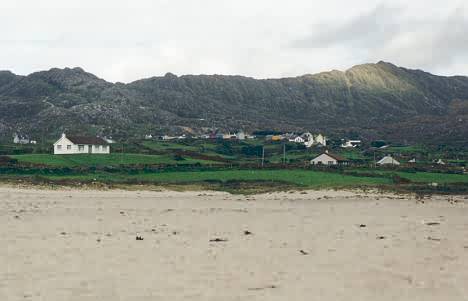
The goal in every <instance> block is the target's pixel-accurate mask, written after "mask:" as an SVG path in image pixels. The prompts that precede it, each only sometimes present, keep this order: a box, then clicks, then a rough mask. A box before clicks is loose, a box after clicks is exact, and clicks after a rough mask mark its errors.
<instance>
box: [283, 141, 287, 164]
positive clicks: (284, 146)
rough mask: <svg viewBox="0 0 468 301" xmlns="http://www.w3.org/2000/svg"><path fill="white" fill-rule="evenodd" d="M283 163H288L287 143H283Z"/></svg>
mask: <svg viewBox="0 0 468 301" xmlns="http://www.w3.org/2000/svg"><path fill="white" fill-rule="evenodd" d="M283 165H286V143H283Z"/></svg>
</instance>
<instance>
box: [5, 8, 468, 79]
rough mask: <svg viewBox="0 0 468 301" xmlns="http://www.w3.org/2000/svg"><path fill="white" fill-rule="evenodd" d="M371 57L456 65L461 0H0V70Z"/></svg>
mask: <svg viewBox="0 0 468 301" xmlns="http://www.w3.org/2000/svg"><path fill="white" fill-rule="evenodd" d="M381 60H383V61H387V62H391V63H394V64H396V65H399V66H403V67H407V68H412V69H422V70H426V71H429V72H432V73H435V74H440V75H468V1H466V0H444V1H440V0H411V1H408V0H391V1H390V0H389V1H383V0H382V1H378V0H377V1H374V0H354V1H344V0H340V1H338V0H326V1H323V0H322V1H315V0H288V1H280V0H131V1H129V0H0V70H10V71H12V72H14V73H16V74H22V75H26V74H30V73H32V72H36V71H40V70H48V69H50V68H54V67H58V68H64V67H81V68H83V69H85V70H86V71H88V72H91V73H93V74H95V75H97V76H99V77H101V78H104V79H106V80H108V81H111V82H118V81H119V82H131V81H134V80H137V79H141V78H146V77H151V76H161V75H164V74H165V73H167V72H171V73H174V74H176V75H184V74H232V75H245V76H251V77H255V78H278V77H290V76H299V75H303V74H310V73H317V72H322V71H328V70H333V69H338V70H346V69H347V68H350V67H352V66H353V65H356V64H362V63H376V62H378V61H381Z"/></svg>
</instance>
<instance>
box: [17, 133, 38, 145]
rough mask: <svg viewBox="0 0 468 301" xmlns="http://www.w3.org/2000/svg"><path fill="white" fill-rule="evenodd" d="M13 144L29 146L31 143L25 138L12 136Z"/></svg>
mask: <svg viewBox="0 0 468 301" xmlns="http://www.w3.org/2000/svg"><path fill="white" fill-rule="evenodd" d="M13 143H14V144H29V143H31V140H30V139H29V137H27V136H22V135H18V134H15V136H13ZM33 144H35V143H33Z"/></svg>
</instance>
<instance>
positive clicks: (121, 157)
mask: <svg viewBox="0 0 468 301" xmlns="http://www.w3.org/2000/svg"><path fill="white" fill-rule="evenodd" d="M123 156H124V143H123V142H122V155H121V156H120V165H122V164H123Z"/></svg>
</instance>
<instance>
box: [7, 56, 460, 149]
mask: <svg viewBox="0 0 468 301" xmlns="http://www.w3.org/2000/svg"><path fill="white" fill-rule="evenodd" d="M467 103H468V77H465V76H450V77H446V76H437V75H433V74H430V73H427V72H425V71H422V70H412V69H406V68H402V67H398V66H396V65H393V64H391V63H387V62H383V61H381V62H378V63H376V64H362V65H357V66H353V67H351V68H349V69H347V70H346V71H338V70H332V71H327V72H321V73H317V74H306V75H302V76H297V77H287V78H279V79H255V78H251V77H244V76H238V75H182V76H176V75H174V74H172V73H167V74H166V75H164V76H155V77H150V78H145V79H140V80H136V81H133V82H130V83H127V84H124V83H111V82H107V81H106V80H104V79H101V78H99V77H97V76H95V75H93V74H91V73H88V72H86V71H85V70H83V69H82V68H79V67H75V68H64V69H59V68H52V69H50V70H48V71H39V72H34V73H31V74H30V75H27V76H21V75H15V74H13V73H12V72H9V71H0V136H9V135H11V134H12V133H14V132H22V133H26V134H31V135H38V134H41V135H42V136H44V135H57V134H59V133H60V132H61V131H76V132H80V133H90V134H91V133H92V134H100V135H113V136H116V137H129V136H133V135H144V134H146V133H154V134H162V133H166V132H167V133H175V132H181V131H183V129H187V128H189V129H190V131H191V132H199V133H201V132H205V131H207V130H208V129H209V128H213V127H215V128H219V129H221V130H226V131H228V130H236V129H241V128H242V129H244V130H247V131H253V130H264V129H272V130H283V131H293V130H294V131H302V130H317V131H323V132H325V133H327V134H329V135H330V136H335V137H346V136H350V135H352V136H356V135H358V136H361V137H363V138H367V139H377V138H379V139H392V140H395V141H406V140H408V139H411V140H416V141H418V142H421V140H422V141H423V142H424V140H431V139H435V136H436V135H446V136H447V137H446V138H447V139H445V138H444V139H443V140H446V141H448V142H457V143H463V142H466V138H464V137H465V136H464V135H465V134H468V130H464V129H463V128H464V127H465V124H466V123H467V122H468V118H467V116H466V113H465V106H467ZM422 120H424V122H423V121H422ZM430 120H433V122H434V124H433V125H431V122H430ZM455 120H456V122H455ZM460 120H461V121H460ZM454 122H455V123H454ZM419 123H421V124H422V123H424V125H425V127H424V128H425V130H424V133H422V134H421V135H415V134H414V133H417V132H418V131H420V130H418V128H419V127H420V124H419ZM459 123H460V124H461V125H462V126H461V127H460V126H459V125H460V124H459ZM399 124H400V125H402V126H403V125H404V126H405V128H404V129H401V127H400V130H398V128H399V127H398V125H399ZM441 126H442V128H440V127H441ZM466 127H467V128H468V126H466ZM399 132H400V133H399Z"/></svg>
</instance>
